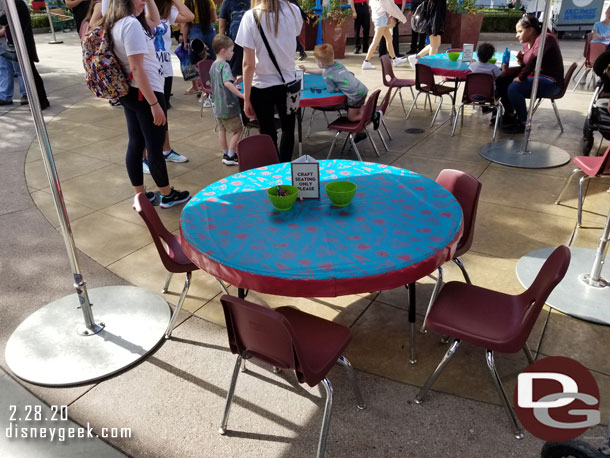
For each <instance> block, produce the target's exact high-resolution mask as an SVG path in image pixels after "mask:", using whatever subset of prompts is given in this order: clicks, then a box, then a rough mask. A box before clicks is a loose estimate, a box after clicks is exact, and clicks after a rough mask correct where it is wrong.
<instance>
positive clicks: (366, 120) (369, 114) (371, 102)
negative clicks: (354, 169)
mask: <svg viewBox="0 0 610 458" xmlns="http://www.w3.org/2000/svg"><path fill="white" fill-rule="evenodd" d="M380 92H381V90H380V89H377V90H376V91H375V92H373V93H372V94H371V95H369V98H368V99H367V100H366V102H365V104H364V112H363V114H362V119H361V120H360V121H350V120H349V119H347V117H346V116H341V117H339V118H337V119H335V120H334V121H333V122H331V123H330V124H329V125H328V128H329V129H330V130H336V131H337V134H336V135H335V137H334V138H333V142H332V144H331V145H330V149H329V150H328V155H327V156H326V159H330V155H331V154H332V152H333V148H334V147H335V143H336V142H337V137H339V135H340V134H341V133H342V132H343V133H346V134H347V138H346V139H345V143H343V148H342V149H341V152H343V150H344V149H345V145H346V144H347V142H348V140H349V141H350V142H351V146H352V148H354V151H355V152H356V156H357V157H358V160H360V161H362V156H360V151H358V147H356V142H355V140H354V134H357V133H358V132H362V131H364V132H365V133H366V136H367V137H368V138H369V140H370V142H371V145H373V149H374V150H375V154H377V157H380V155H379V150H378V149H377V145H375V142H374V141H373V138H372V137H371V134H370V133H369V131H368V129H367V128H366V126H368V125H369V124H370V123H372V122H373V115H374V114H375V108H376V107H377V100H378V99H379V93H380ZM377 133H379V131H377ZM379 135H380V136H381V134H379ZM381 139H382V141H383V137H381ZM383 145H384V146H385V148H386V150H387V146H386V144H385V141H384V142H383Z"/></svg>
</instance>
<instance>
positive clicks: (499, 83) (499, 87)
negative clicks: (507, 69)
mask: <svg viewBox="0 0 610 458" xmlns="http://www.w3.org/2000/svg"><path fill="white" fill-rule="evenodd" d="M513 79H514V76H512V75H509V76H500V77H498V78H496V97H497V98H499V99H500V101H501V102H502V106H503V107H504V113H505V114H506V115H507V116H512V115H513V114H514V112H515V109H514V108H513V105H512V104H511V103H510V100H509V98H508V86H510V84H511V83H512V82H513Z"/></svg>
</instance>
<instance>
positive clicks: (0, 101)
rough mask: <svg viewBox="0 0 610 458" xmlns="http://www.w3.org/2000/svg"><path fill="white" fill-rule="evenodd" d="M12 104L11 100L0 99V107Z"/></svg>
mask: <svg viewBox="0 0 610 458" xmlns="http://www.w3.org/2000/svg"><path fill="white" fill-rule="evenodd" d="M12 104H13V101H12V100H2V99H0V106H3V105H12Z"/></svg>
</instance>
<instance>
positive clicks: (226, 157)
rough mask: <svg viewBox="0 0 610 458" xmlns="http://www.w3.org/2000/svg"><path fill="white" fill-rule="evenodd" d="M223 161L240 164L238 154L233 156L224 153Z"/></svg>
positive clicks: (229, 163) (224, 162)
mask: <svg viewBox="0 0 610 458" xmlns="http://www.w3.org/2000/svg"><path fill="white" fill-rule="evenodd" d="M222 163H223V164H224V165H239V162H237V155H236V154H235V155H233V156H229V155H228V154H223V155H222Z"/></svg>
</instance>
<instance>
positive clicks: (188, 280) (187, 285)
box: [165, 272, 192, 339]
mask: <svg viewBox="0 0 610 458" xmlns="http://www.w3.org/2000/svg"><path fill="white" fill-rule="evenodd" d="M191 274H192V273H191V272H187V273H186V280H184V288H182V293H181V294H180V299H178V304H176V310H174V314H173V315H172V319H171V320H170V321H169V324H168V325H167V329H166V330H165V338H166V339H169V338H170V337H171V336H172V331H173V329H174V324H175V323H176V320H177V319H178V315H179V314H180V310H182V304H183V303H184V299H186V293H187V292H188V290H189V288H190V286H191Z"/></svg>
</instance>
